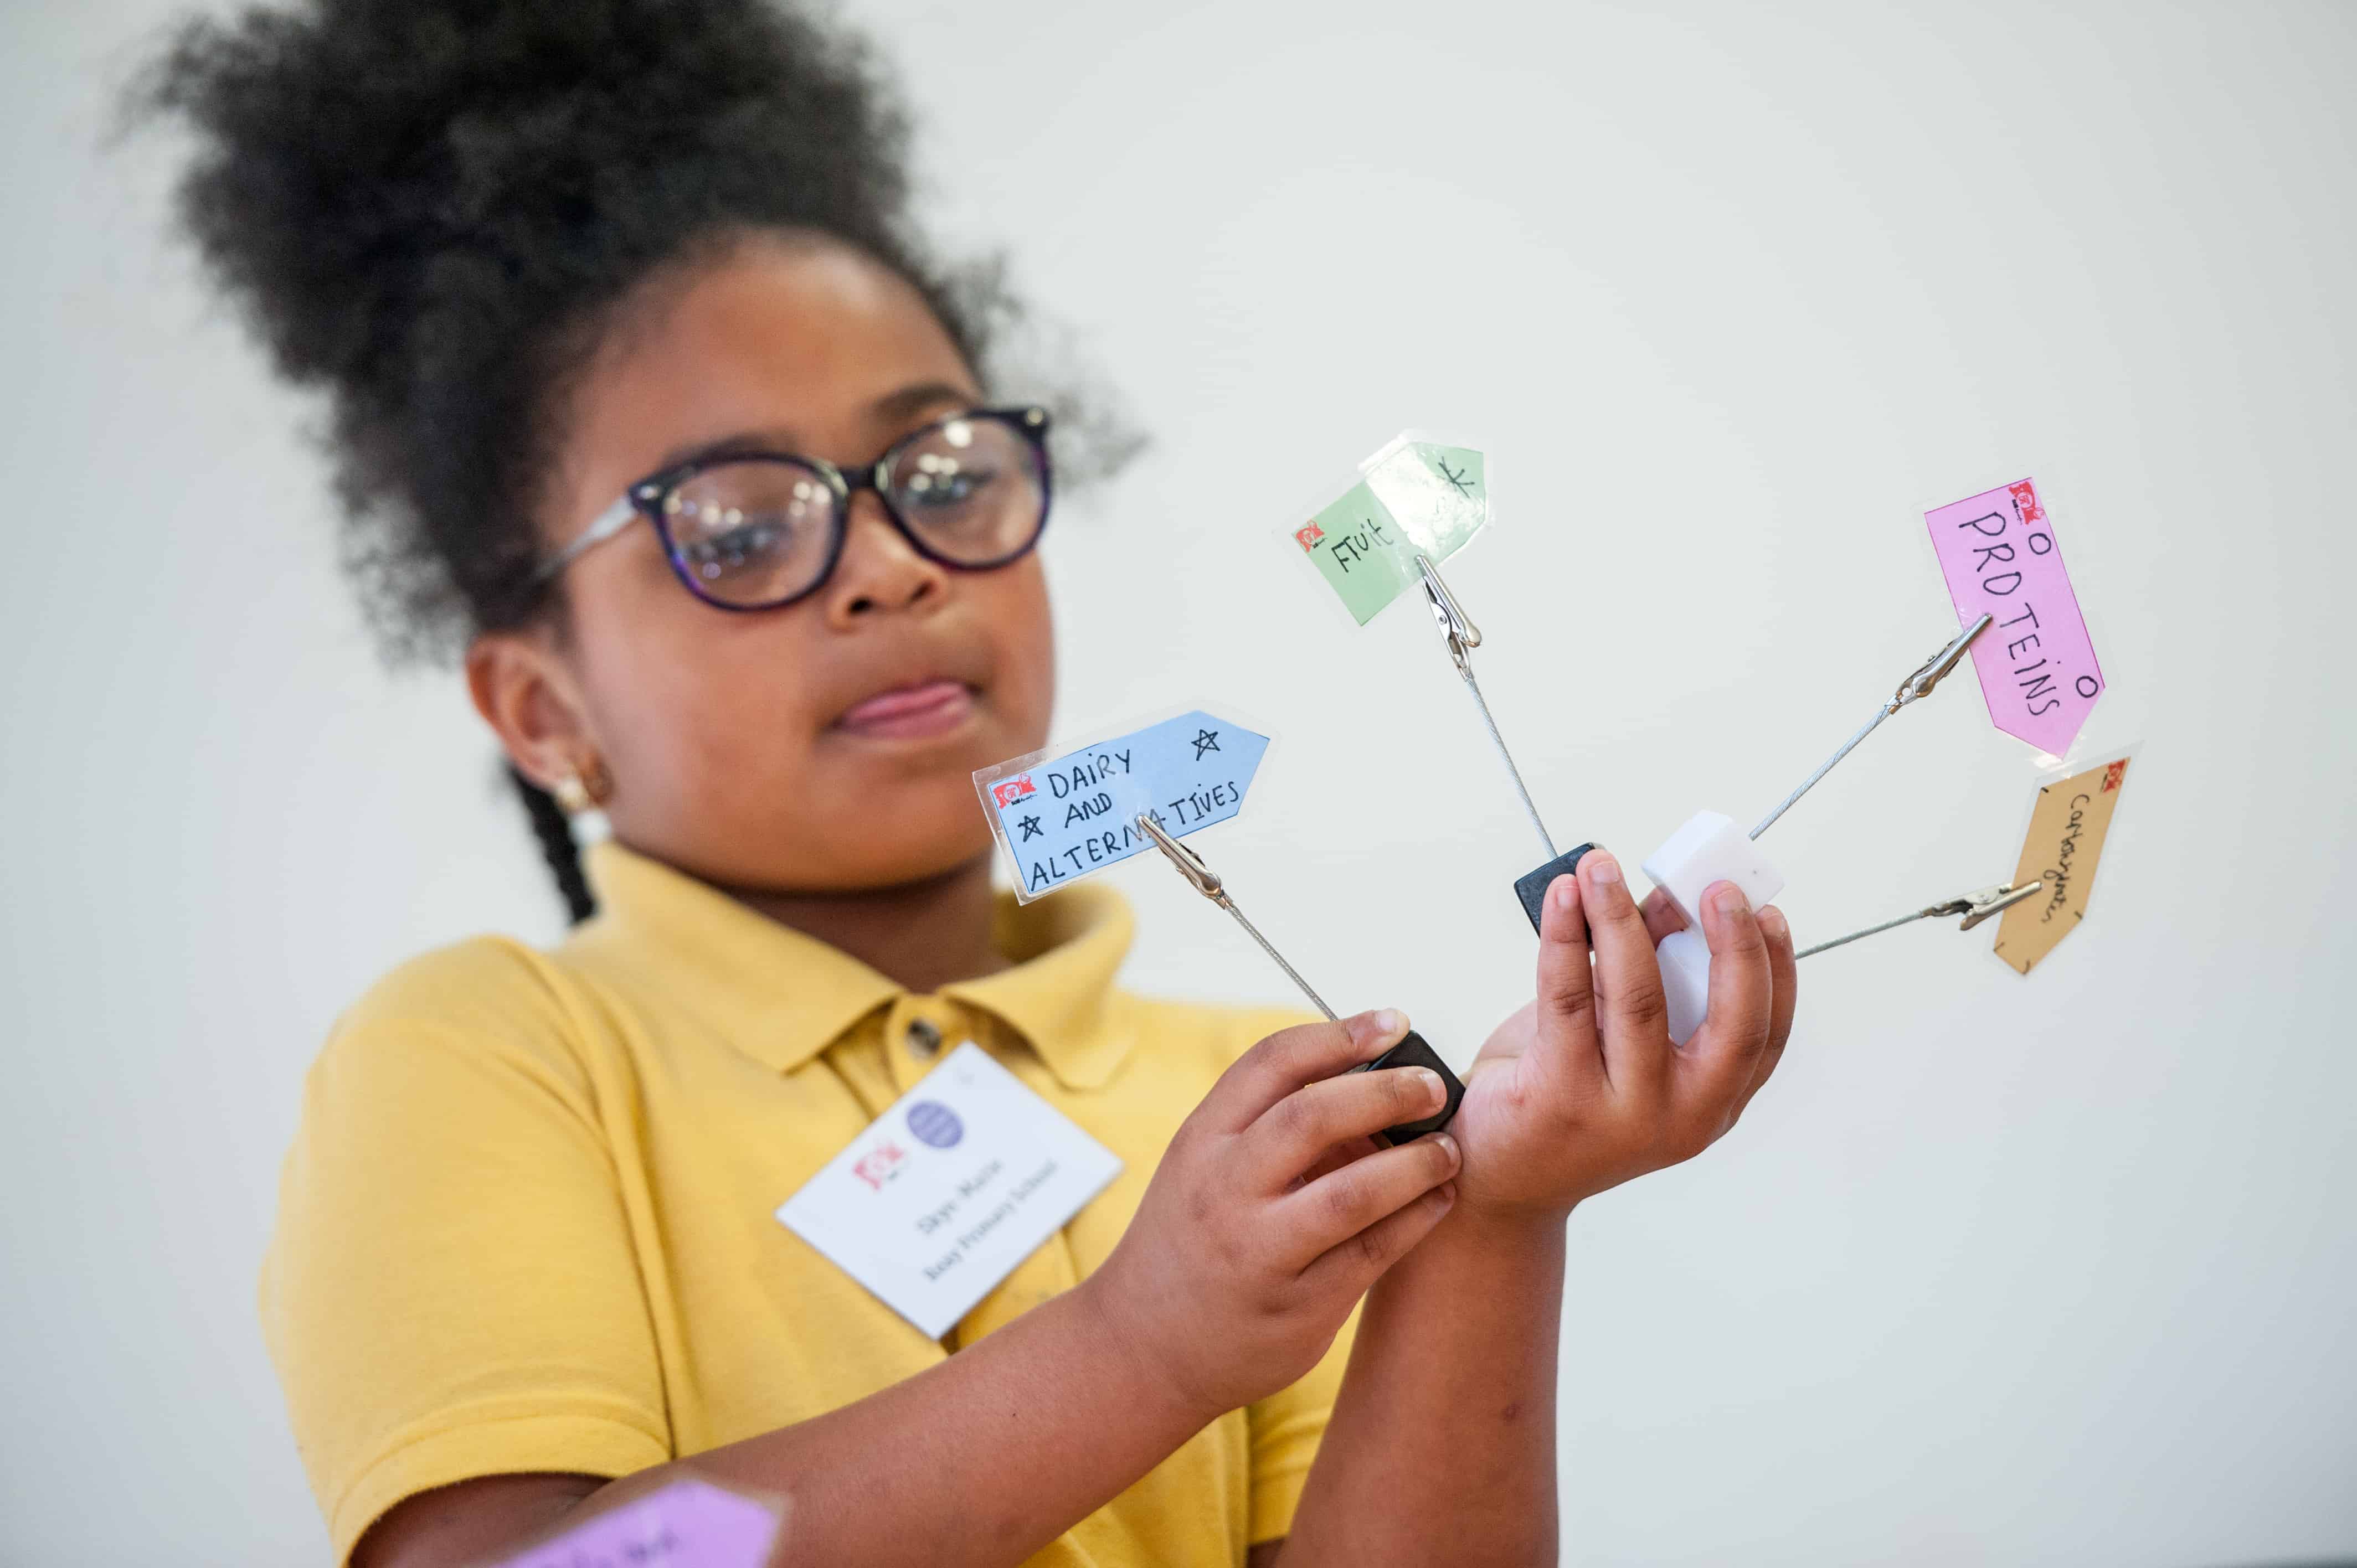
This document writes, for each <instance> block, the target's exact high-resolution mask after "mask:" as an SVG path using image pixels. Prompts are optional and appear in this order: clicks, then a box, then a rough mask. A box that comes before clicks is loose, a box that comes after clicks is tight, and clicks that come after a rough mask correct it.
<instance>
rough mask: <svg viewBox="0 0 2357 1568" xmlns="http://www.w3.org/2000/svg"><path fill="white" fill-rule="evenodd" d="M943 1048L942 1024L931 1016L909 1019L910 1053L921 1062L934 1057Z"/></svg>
mask: <svg viewBox="0 0 2357 1568" xmlns="http://www.w3.org/2000/svg"><path fill="white" fill-rule="evenodd" d="M941 1048H942V1026H940V1025H939V1024H936V1023H934V1022H933V1021H932V1020H931V1019H930V1018H911V1019H909V1055H910V1056H912V1057H914V1058H917V1059H918V1060H919V1061H920V1062H928V1061H931V1060H932V1059H933V1053H934V1052H935V1051H938V1050H940V1049H941Z"/></svg>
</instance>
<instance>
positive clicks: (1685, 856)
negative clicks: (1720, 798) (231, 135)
mask: <svg viewBox="0 0 2357 1568" xmlns="http://www.w3.org/2000/svg"><path fill="white" fill-rule="evenodd" d="M1645 875H1647V876H1649V877H1651V878H1652V881H1653V886H1656V887H1659V888H1660V889H1662V890H1663V892H1665V893H1667V894H1668V895H1669V896H1670V898H1671V900H1672V901H1673V902H1674V903H1675V904H1676V905H1677V907H1678V913H1679V914H1681V915H1684V917H1685V918H1686V924H1687V925H1689V926H1692V927H1694V928H1695V929H1696V930H1700V929H1702V891H1703V889H1704V888H1706V887H1707V886H1710V885H1711V884H1712V883H1714V882H1732V883H1734V884H1735V885H1736V886H1738V887H1740V888H1742V889H1743V896H1744V897H1746V898H1749V899H1750V900H1751V907H1752V908H1755V909H1757V908H1760V906H1761V905H1763V904H1766V903H1768V902H1769V901H1770V900H1771V899H1773V898H1774V897H1776V895H1777V894H1779V893H1781V892H1782V891H1783V890H1784V874H1783V873H1782V872H1781V871H1779V870H1777V869H1776V868H1775V867H1774V866H1772V865H1769V864H1768V857H1767V856H1765V855H1763V854H1760V846H1759V845H1757V844H1755V843H1752V842H1751V841H1750V840H1749V838H1747V837H1745V836H1744V832H1743V830H1742V829H1741V828H1738V827H1737V826H1736V825H1735V821H1734V819H1733V818H1731V817H1723V816H1721V815H1719V813H1717V811H1696V812H1695V814H1694V815H1693V816H1692V817H1690V818H1688V819H1687V821H1686V825H1685V826H1684V827H1682V828H1680V829H1679V830H1678V831H1677V832H1674V833H1672V834H1671V835H1670V836H1669V837H1668V838H1667V839H1666V840H1664V841H1663V843H1662V847H1661V848H1659V849H1657V850H1655V851H1654V852H1653V853H1652V854H1649V855H1647V856H1646V857H1645Z"/></svg>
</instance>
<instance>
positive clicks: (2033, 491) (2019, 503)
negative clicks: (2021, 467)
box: [2006, 479, 2046, 522]
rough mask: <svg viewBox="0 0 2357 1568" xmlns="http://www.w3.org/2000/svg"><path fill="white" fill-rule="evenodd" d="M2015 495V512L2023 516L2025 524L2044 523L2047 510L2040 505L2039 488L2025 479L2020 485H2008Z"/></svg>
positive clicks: (2022, 519) (2008, 488) (2007, 487)
mask: <svg viewBox="0 0 2357 1568" xmlns="http://www.w3.org/2000/svg"><path fill="white" fill-rule="evenodd" d="M2006 489H2007V490H2009V491H2011V492H2012V493H2013V510H2016V511H2018V512H2019V513H2020V514H2021V521H2024V522H2044V521H2046V509H2045V508H2044V507H2042V506H2040V505H2039V504H2038V487H2037V486H2036V485H2033V484H2031V483H2030V482H2029V480H2028V479H2024V480H2022V481H2021V483H2019V484H2018V485H2007V486H2006Z"/></svg>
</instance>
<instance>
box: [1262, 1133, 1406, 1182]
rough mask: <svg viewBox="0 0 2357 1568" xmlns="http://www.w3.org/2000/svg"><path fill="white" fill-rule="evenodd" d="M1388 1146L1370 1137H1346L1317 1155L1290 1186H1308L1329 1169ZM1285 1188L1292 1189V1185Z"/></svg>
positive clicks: (1336, 1169) (1337, 1168) (1338, 1168)
mask: <svg viewBox="0 0 2357 1568" xmlns="http://www.w3.org/2000/svg"><path fill="white" fill-rule="evenodd" d="M1390 1146H1391V1145H1390V1144H1379V1143H1377V1142H1375V1140H1373V1139H1372V1138H1346V1139H1344V1140H1343V1141H1342V1142H1341V1143H1339V1144H1335V1145H1334V1146H1333V1147H1332V1148H1330V1149H1328V1150H1327V1151H1326V1152H1325V1153H1324V1154H1322V1155H1318V1159H1317V1162H1316V1163H1315V1164H1313V1165H1311V1166H1310V1167H1309V1168H1308V1170H1306V1171H1303V1172H1302V1173H1301V1174H1300V1175H1299V1176H1295V1177H1294V1178H1293V1184H1292V1186H1293V1187H1308V1185H1309V1184H1310V1183H1311V1182H1313V1181H1316V1180H1317V1179H1318V1177H1319V1176H1324V1175H1325V1174H1326V1173H1327V1172H1329V1171H1339V1170H1340V1169H1341V1168H1342V1167H1343V1166H1344V1165H1349V1164H1350V1163H1351V1161H1352V1160H1363V1159H1365V1158H1366V1157H1367V1156H1368V1155H1372V1154H1373V1153H1374V1152H1375V1151H1377V1150H1378V1149H1386V1148H1389V1147H1390ZM1287 1190H1288V1191H1290V1190H1292V1187H1289V1188H1287Z"/></svg>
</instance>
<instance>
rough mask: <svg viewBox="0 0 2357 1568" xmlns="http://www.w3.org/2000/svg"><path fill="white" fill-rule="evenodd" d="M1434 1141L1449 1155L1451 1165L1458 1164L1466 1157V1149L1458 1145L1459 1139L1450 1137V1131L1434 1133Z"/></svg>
mask: <svg viewBox="0 0 2357 1568" xmlns="http://www.w3.org/2000/svg"><path fill="white" fill-rule="evenodd" d="M1432 1141H1433V1142H1434V1143H1436V1144H1439V1145H1440V1147H1441V1149H1442V1151H1443V1152H1444V1153H1446V1154H1447V1155H1448V1163H1449V1164H1450V1165H1456V1164H1457V1163H1458V1161H1460V1160H1462V1159H1463V1158H1464V1157H1465V1151H1464V1150H1462V1149H1460V1148H1458V1146H1457V1140H1456V1139H1454V1138H1452V1137H1450V1136H1449V1135H1448V1133H1434V1134H1433V1135H1432Z"/></svg>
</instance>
